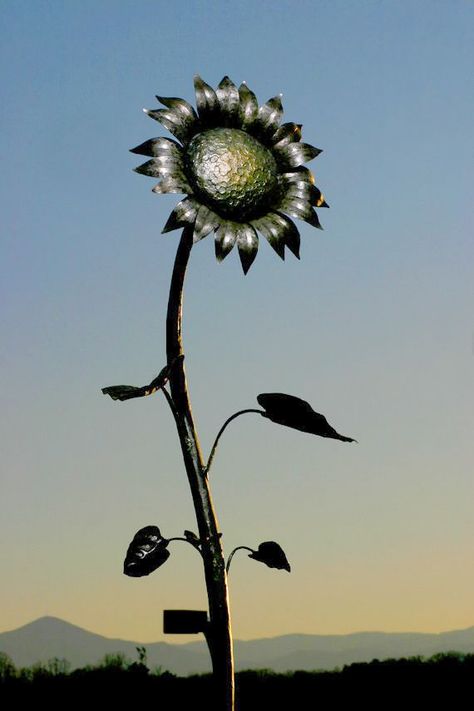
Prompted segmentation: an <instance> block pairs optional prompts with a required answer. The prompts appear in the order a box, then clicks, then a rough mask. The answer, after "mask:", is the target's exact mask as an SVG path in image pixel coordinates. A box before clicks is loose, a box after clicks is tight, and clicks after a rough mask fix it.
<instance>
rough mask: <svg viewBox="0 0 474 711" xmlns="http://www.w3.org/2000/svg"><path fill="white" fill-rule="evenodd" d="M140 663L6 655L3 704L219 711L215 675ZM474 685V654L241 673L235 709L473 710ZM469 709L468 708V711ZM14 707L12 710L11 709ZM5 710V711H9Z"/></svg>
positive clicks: (1, 660) (1, 667)
mask: <svg viewBox="0 0 474 711" xmlns="http://www.w3.org/2000/svg"><path fill="white" fill-rule="evenodd" d="M137 653H138V661H132V660H130V659H128V658H127V657H125V655H123V654H112V655H111V654H108V655H106V656H105V657H104V659H103V660H102V661H101V662H100V663H99V664H97V665H96V666H86V667H83V668H80V669H74V670H71V667H70V664H69V663H68V661H67V660H65V659H58V658H54V659H50V660H49V661H48V662H46V663H37V664H35V665H33V666H31V667H24V668H16V667H15V665H14V664H13V662H12V661H11V659H10V658H9V657H8V656H7V655H6V654H4V653H2V652H0V703H2V704H3V703H4V702H6V701H8V702H10V704H11V703H13V702H14V703H18V702H28V701H30V702H32V701H33V702H34V703H35V704H37V703H46V704H47V706H48V707H49V708H54V707H55V706H57V707H58V708H59V707H61V708H68V707H69V706H71V703H72V702H74V705H76V704H77V703H87V704H88V706H89V707H90V706H91V704H92V708H95V706H94V703H97V704H99V703H102V702H101V700H103V701H105V700H106V701H107V706H108V707H110V705H112V704H115V703H116V704H119V705H120V707H121V708H122V707H123V706H124V704H127V703H133V704H135V705H136V704H137V703H138V704H140V705H141V706H142V705H144V704H145V703H146V702H147V701H148V700H150V701H151V700H153V706H154V708H156V709H158V711H160V710H161V709H163V710H164V709H173V711H185V710H186V711H189V710H190V709H192V708H193V707H194V708H198V709H200V708H205V709H215V711H220V710H219V709H218V708H217V706H216V705H215V704H213V701H212V688H213V686H212V675H211V674H199V675H193V676H188V677H179V676H176V675H175V674H172V673H170V672H168V671H165V670H163V669H162V668H161V667H157V668H155V669H149V667H148V666H147V658H146V649H145V648H144V647H137ZM473 681H474V654H462V653H459V652H448V653H440V654H435V655H434V656H432V657H430V658H428V659H426V658H424V657H410V658H402V659H386V660H383V661H380V660H378V659H374V660H372V661H371V662H357V663H354V664H350V665H346V666H344V667H343V668H342V669H335V670H332V671H325V670H315V671H295V672H287V673H284V674H282V673H276V672H273V671H272V670H270V669H259V670H248V671H241V672H239V673H237V675H236V692H237V709H238V710H239V711H266V709H272V711H273V710H274V709H277V710H278V709H295V710H296V709H298V710H299V709H301V710H303V709H304V710H305V711H306V710H307V709H315V711H316V709H318V711H319V710H320V709H328V708H338V707H339V706H340V705H341V704H350V705H351V706H352V705H357V706H361V707H362V708H363V709H367V708H370V709H379V710H383V709H388V708H391V707H392V706H393V705H394V704H397V706H398V707H399V708H401V709H403V710H407V711H409V710H410V709H415V708H427V707H428V705H429V704H435V705H436V707H437V708H446V709H458V708H459V709H461V708H468V707H469V702H468V699H469V698H471V697H472V688H473V686H472V684H473ZM466 703H468V705H467V706H466ZM9 707H11V706H9ZM9 707H6V706H4V708H9Z"/></svg>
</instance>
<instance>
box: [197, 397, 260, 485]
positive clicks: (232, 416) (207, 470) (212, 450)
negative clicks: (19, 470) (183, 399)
mask: <svg viewBox="0 0 474 711" xmlns="http://www.w3.org/2000/svg"><path fill="white" fill-rule="evenodd" d="M247 412H258V414H259V415H263V414H264V411H263V410H255V409H253V408H252V409H247V410H239V411H238V412H235V413H234V414H233V415H231V416H230V417H229V419H228V420H226V421H225V422H224V424H223V425H222V427H221V428H220V430H219V432H218V433H217V437H216V439H215V441H214V444H213V445H212V449H211V453H210V455H209V459H208V460H207V464H206V469H205V471H204V473H205V475H206V476H207V475H208V474H209V469H210V468H211V465H212V461H213V459H214V455H215V453H216V449H217V445H218V444H219V440H220V438H221V435H222V434H223V432H224V430H225V428H226V427H227V425H228V424H230V423H231V422H232V420H235V418H236V417H240V415H245V414H246V413H247Z"/></svg>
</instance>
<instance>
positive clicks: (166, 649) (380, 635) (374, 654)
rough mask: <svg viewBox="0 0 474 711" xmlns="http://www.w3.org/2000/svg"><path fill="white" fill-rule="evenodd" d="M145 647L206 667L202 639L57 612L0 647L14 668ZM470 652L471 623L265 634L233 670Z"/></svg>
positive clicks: (6, 637) (177, 667)
mask: <svg viewBox="0 0 474 711" xmlns="http://www.w3.org/2000/svg"><path fill="white" fill-rule="evenodd" d="M142 644H143V646H145V647H146V649H147V655H148V665H149V666H150V667H151V668H154V667H157V666H161V667H162V668H163V669H164V670H165V669H167V670H169V671H171V672H174V673H175V674H179V675H186V674H191V673H202V672H207V671H210V661H209V654H208V650H207V646H206V643H205V642H204V641H200V642H191V643H189V644H180V645H177V644H168V643H166V642H154V643H152V644H144V643H142V642H131V641H128V640H122V639H109V638H108V637H102V636H101V635H97V634H93V633H92V632H87V631H86V630H84V629H82V628H81V627H77V626H76V625H72V624H70V623H69V622H64V621H63V620H60V619H58V618H56V617H41V618H40V619H38V620H35V621H34V622H30V623H29V624H27V625H25V626H24V627H19V628H18V629H16V630H12V631H11V632H3V633H1V634H0V651H1V652H4V653H6V654H8V656H9V657H10V658H11V659H12V661H13V662H14V664H15V665H16V666H17V667H22V666H30V665H31V664H34V663H35V662H38V661H41V662H45V661H47V660H48V659H51V658H53V657H59V658H65V659H67V660H68V661H69V662H70V663H71V665H72V668H77V667H82V666H85V665H86V664H97V663H98V662H99V661H100V660H101V659H103V657H104V656H105V655H106V654H113V653H117V652H122V653H124V654H125V655H126V656H127V657H128V658H130V659H132V660H134V661H135V660H136V659H137V653H136V649H135V648H136V647H137V646H141V645H142ZM449 651H457V652H471V653H474V627H469V628H468V629H465V630H456V631H453V632H442V633H440V634H419V633H412V632H406V633H385V632H357V633H355V634H348V635H311V634H291V635H284V636H282V637H272V638H268V639H255V640H250V641H245V642H244V641H239V640H237V641H236V642H235V657H236V667H237V669H262V668H267V669H273V670H275V671H280V672H282V671H289V670H295V669H307V670H313V669H334V668H335V667H342V666H343V665H344V664H351V663H352V662H368V661H371V660H372V659H387V658H389V657H392V658H399V657H412V656H417V655H420V656H426V657H428V656H431V655H433V654H436V653H437V652H449Z"/></svg>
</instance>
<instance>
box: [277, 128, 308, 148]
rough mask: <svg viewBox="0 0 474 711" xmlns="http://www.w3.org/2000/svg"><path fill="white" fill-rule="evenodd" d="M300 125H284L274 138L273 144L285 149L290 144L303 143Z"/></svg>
mask: <svg viewBox="0 0 474 711" xmlns="http://www.w3.org/2000/svg"><path fill="white" fill-rule="evenodd" d="M301 127H302V126H301V124H300V123H283V124H282V125H281V126H280V128H279V129H277V131H275V133H274V134H273V136H272V143H273V145H274V146H275V147H277V148H283V146H287V145H288V143H295V142H297V141H301Z"/></svg>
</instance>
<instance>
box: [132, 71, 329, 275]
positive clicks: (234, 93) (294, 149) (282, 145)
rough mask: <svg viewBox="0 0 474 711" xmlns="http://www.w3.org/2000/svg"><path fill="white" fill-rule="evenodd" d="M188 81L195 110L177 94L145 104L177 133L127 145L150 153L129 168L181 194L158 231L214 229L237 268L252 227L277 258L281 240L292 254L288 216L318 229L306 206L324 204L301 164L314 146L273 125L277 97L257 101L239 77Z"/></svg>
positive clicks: (294, 236)
mask: <svg viewBox="0 0 474 711" xmlns="http://www.w3.org/2000/svg"><path fill="white" fill-rule="evenodd" d="M194 87H195V90H196V105H197V113H196V111H195V110H194V108H193V107H192V106H191V104H189V103H188V102H187V101H185V100H184V99H178V98H166V97H162V96H157V99H158V101H160V103H161V104H163V106H165V107H166V108H165V109H157V110H147V109H145V112H146V113H147V114H148V116H151V118H153V119H155V120H156V121H159V122H160V123H161V124H162V125H163V126H164V127H165V128H166V129H168V130H169V131H170V132H171V133H172V134H173V135H174V136H175V137H176V138H177V139H178V140H177V141H174V140H172V139H170V138H165V137H159V138H152V139H150V140H148V141H145V143H142V144H141V145H139V146H137V147H136V148H133V149H132V153H138V154H140V155H145V156H149V157H150V158H151V160H149V161H147V162H146V163H144V164H143V165H140V166H139V167H138V168H136V169H135V170H136V171H137V173H142V174H143V175H148V176H150V177H152V178H158V179H159V180H160V182H159V183H158V184H157V185H156V186H155V187H154V188H153V191H154V192H155V193H185V194H186V195H187V197H186V198H184V200H181V202H179V203H178V204H177V205H176V207H175V208H174V210H173V212H172V213H171V215H170V217H169V219H168V221H167V223H166V225H165V227H164V229H163V232H170V231H171V230H175V229H178V228H180V227H188V228H191V227H192V228H193V241H194V242H197V241H198V240H200V239H202V238H203V237H206V236H207V235H208V234H210V233H211V232H212V231H214V232H215V249H216V257H217V259H218V261H222V260H223V259H224V258H225V257H226V256H227V255H228V254H229V252H230V251H231V250H232V248H233V247H234V245H235V244H237V248H238V251H239V256H240V260H241V263H242V268H243V270H244V273H247V272H248V270H249V269H250V266H251V265H252V262H253V261H254V259H255V257H256V255H257V250H258V233H260V234H262V235H263V236H264V237H266V239H267V240H268V242H269V243H270V245H271V246H272V247H273V249H274V250H275V251H276V253H277V254H278V255H279V256H280V257H281V258H282V259H284V258H285V247H288V249H289V250H290V251H291V252H293V254H294V255H295V256H296V257H298V258H299V250H300V235H299V232H298V229H297V227H296V225H295V223H294V222H293V220H292V219H290V217H296V218H298V219H300V220H304V221H305V222H308V223H309V224H310V225H313V227H318V228H320V229H322V228H321V225H320V222H319V219H318V216H317V214H316V211H315V209H314V208H315V207H328V204H327V203H326V201H325V199H324V196H323V195H322V193H321V191H320V190H318V188H317V187H316V186H315V184H314V178H313V175H312V173H311V171H310V170H308V168H305V167H304V165H303V164H304V163H307V162H308V161H310V160H312V159H313V158H315V157H316V156H317V155H319V153H321V150H320V149H319V148H315V147H314V146H311V145H309V144H308V143H302V142H301V124H296V123H283V124H281V120H282V117H283V107H282V103H281V96H275V97H273V98H272V99H269V100H268V101H267V102H266V103H265V104H263V105H262V106H260V107H259V105H258V102H257V99H256V97H255V94H254V93H253V92H252V91H251V90H250V89H249V88H248V86H247V85H246V83H245V82H243V83H242V84H241V85H240V87H239V88H237V87H236V86H235V84H234V83H233V82H232V81H231V80H230V79H229V77H227V76H225V77H224V78H223V79H222V81H221V82H220V84H219V85H218V87H217V89H216V90H215V91H214V89H213V88H212V87H210V86H209V84H206V82H204V81H203V80H202V79H201V78H200V77H199V76H196V77H195V79H194ZM178 141H179V142H178ZM289 216H290V217H289Z"/></svg>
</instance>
